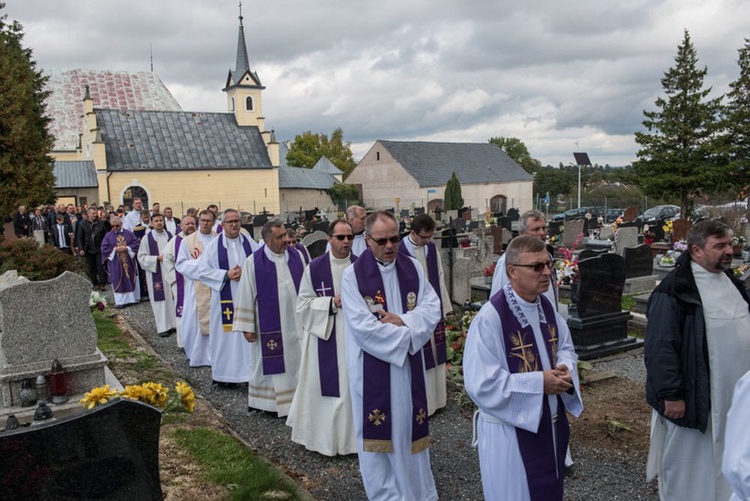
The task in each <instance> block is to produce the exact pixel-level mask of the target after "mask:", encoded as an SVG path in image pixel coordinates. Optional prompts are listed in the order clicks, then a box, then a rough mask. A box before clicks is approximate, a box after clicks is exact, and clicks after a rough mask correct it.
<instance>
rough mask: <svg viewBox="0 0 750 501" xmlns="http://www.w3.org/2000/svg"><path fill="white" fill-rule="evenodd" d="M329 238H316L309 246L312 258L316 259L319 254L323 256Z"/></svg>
mask: <svg viewBox="0 0 750 501" xmlns="http://www.w3.org/2000/svg"><path fill="white" fill-rule="evenodd" d="M327 245H328V240H316V241H315V242H313V243H311V244H310V245H308V246H307V252H309V253H310V258H311V259H315V258H316V257H318V256H322V255H323V254H324V253H325V251H326V246H327Z"/></svg>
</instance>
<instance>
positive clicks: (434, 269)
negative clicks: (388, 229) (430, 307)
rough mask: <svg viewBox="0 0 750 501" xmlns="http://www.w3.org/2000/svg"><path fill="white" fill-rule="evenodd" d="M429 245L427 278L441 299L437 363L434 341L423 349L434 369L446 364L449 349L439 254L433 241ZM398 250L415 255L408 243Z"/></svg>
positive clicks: (436, 330)
mask: <svg viewBox="0 0 750 501" xmlns="http://www.w3.org/2000/svg"><path fill="white" fill-rule="evenodd" d="M407 238H409V237H407ZM427 247H428V248H429V249H430V252H429V254H427V253H425V261H426V262H427V269H426V270H425V271H426V272H427V280H428V281H429V282H430V285H432V288H433V290H434V291H435V294H437V297H438V299H439V300H440V321H439V322H438V324H437V326H435V332H434V333H433V336H434V339H435V351H436V352H437V363H435V357H434V356H433V354H432V343H430V341H427V342H426V343H425V345H424V346H423V347H422V351H424V368H425V369H432V368H434V367H435V366H436V365H441V364H444V363H445V362H446V361H447V360H448V350H447V349H446V345H445V318H444V317H443V294H442V292H441V291H440V271H439V270H438V263H437V260H438V255H439V254H438V250H437V246H436V245H435V244H434V243H433V242H430V243H428V244H427ZM398 251H399V253H401V254H403V255H405V256H409V257H413V256H412V255H411V254H409V251H408V250H407V249H406V245H399V247H398Z"/></svg>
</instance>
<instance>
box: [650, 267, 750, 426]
mask: <svg viewBox="0 0 750 501" xmlns="http://www.w3.org/2000/svg"><path fill="white" fill-rule="evenodd" d="M690 263H691V259H690V255H689V253H687V252H685V253H683V255H682V256H680V258H679V259H678V260H677V264H676V266H675V269H674V270H673V271H672V272H671V273H670V274H669V275H667V276H666V277H665V278H664V280H662V282H661V283H660V284H659V286H658V287H657V288H656V289H654V292H652V293H651V298H650V299H649V301H648V310H647V311H648V312H647V316H648V325H647V327H646V342H645V355H644V360H645V363H646V372H647V376H646V401H647V402H648V403H649V405H651V407H653V408H654V409H656V410H657V412H659V414H661V415H662V416H664V401H665V400H684V401H685V416H684V417H683V418H681V419H670V421H672V422H673V423H675V424H676V425H679V426H684V427H687V428H696V429H698V430H700V431H701V432H705V431H706V426H707V425H708V418H709V415H710V409H711V394H710V383H709V367H710V366H709V363H708V346H707V343H706V324H705V320H704V317H703V305H702V303H701V298H700V295H699V294H698V287H697V286H696V285H695V277H694V276H693V270H692V269H691V268H690ZM726 273H727V275H728V276H729V278H730V279H731V280H732V283H733V284H734V285H735V287H737V290H739V292H740V294H741V295H742V298H743V299H744V300H745V302H746V303H748V304H749V305H750V297H749V296H748V292H747V290H746V289H745V286H744V285H743V284H742V282H740V281H739V280H737V279H736V278H735V277H734V274H733V273H732V272H731V271H727V272H726ZM666 419H669V418H666Z"/></svg>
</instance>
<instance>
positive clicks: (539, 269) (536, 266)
mask: <svg viewBox="0 0 750 501" xmlns="http://www.w3.org/2000/svg"><path fill="white" fill-rule="evenodd" d="M511 266H520V267H522V268H531V269H532V270H534V272H535V273H541V272H542V270H544V268H547V269H548V270H551V269H552V268H553V267H554V266H555V262H554V261H545V262H541V261H540V262H538V263H534V264H519V263H515V264H511Z"/></svg>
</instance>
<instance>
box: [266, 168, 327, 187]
mask: <svg viewBox="0 0 750 501" xmlns="http://www.w3.org/2000/svg"><path fill="white" fill-rule="evenodd" d="M337 182H338V181H337V180H336V178H335V177H333V176H332V175H331V174H328V173H327V172H321V171H317V170H314V169H307V168H305V167H289V166H287V167H279V189H285V188H286V189H310V190H327V189H329V188H331V187H332V186H333V185H334V184H336V183H337Z"/></svg>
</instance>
